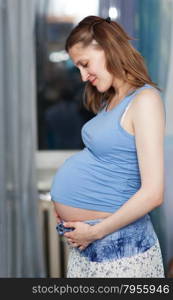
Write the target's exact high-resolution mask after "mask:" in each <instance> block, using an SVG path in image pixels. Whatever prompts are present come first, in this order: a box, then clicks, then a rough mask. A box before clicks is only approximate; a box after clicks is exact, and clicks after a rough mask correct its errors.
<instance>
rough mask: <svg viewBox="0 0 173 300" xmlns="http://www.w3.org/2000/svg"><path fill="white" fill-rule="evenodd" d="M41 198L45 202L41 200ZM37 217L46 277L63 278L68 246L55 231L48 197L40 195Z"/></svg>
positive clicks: (53, 214) (52, 212)
mask: <svg viewBox="0 0 173 300" xmlns="http://www.w3.org/2000/svg"><path fill="white" fill-rule="evenodd" d="M43 196H44V197H45V200H43V199H42V198H43ZM39 215H40V216H39V217H40V223H41V234H42V241H43V249H44V259H45V267H46V277H52V278H54V277H55V278H65V277H66V268H67V259H68V254H69V252H68V246H67V245H66V243H65V242H64V241H65V240H64V239H65V238H64V237H63V236H59V235H58V233H57V231H56V218H55V213H54V209H53V204H52V202H51V201H50V198H49V195H45V194H40V199H39Z"/></svg>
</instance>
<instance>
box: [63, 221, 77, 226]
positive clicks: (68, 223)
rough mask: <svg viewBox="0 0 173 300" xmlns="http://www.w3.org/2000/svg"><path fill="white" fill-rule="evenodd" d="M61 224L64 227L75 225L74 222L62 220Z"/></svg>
mask: <svg viewBox="0 0 173 300" xmlns="http://www.w3.org/2000/svg"><path fill="white" fill-rule="evenodd" d="M63 225H64V226H65V227H75V223H74V222H64V223H63Z"/></svg>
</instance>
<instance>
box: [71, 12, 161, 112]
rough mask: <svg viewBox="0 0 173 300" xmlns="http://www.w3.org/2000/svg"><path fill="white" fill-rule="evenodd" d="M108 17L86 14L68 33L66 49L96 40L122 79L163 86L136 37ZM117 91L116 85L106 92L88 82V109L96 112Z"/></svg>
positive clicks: (137, 84)
mask: <svg viewBox="0 0 173 300" xmlns="http://www.w3.org/2000/svg"><path fill="white" fill-rule="evenodd" d="M106 20H107V19H103V18H101V17H98V16H88V17H86V18H84V19H83V20H82V21H81V22H80V23H79V24H78V25H77V26H76V27H75V28H74V29H73V30H72V31H71V33H70V35H69V36H68V38H67V40H66V45H65V49H66V51H67V52H68V51H69V49H70V48H71V47H72V46H74V45H75V44H77V43H79V42H81V43H82V45H83V46H84V47H85V46H88V45H90V44H91V43H92V41H93V40H95V41H96V42H97V44H98V46H99V47H101V48H102V49H103V50H104V53H105V57H106V68H107V70H108V71H109V72H110V73H111V74H113V75H115V76H116V77H118V78H120V79H123V80H124V81H126V82H127V83H129V84H130V85H131V86H133V87H134V88H139V87H141V86H143V85H144V84H145V83H148V84H150V85H152V86H153V87H155V88H157V89H158V90H160V88H158V87H157V84H156V83H154V82H152V80H151V78H150V77H149V74H148V71H147V67H146V65H145V62H144V59H143V57H142V55H141V54H140V53H139V52H138V51H137V50H136V49H135V48H134V47H133V46H132V45H131V44H130V43H129V41H130V40H134V38H132V37H130V36H129V35H128V34H127V33H126V32H125V31H124V29H123V28H122V27H121V26H120V25H119V24H118V23H117V22H115V21H111V20H107V21H106ZM129 75H130V76H129ZM117 93H118V89H114V88H113V87H110V88H109V90H108V91H106V92H105V93H100V92H99V91H98V90H97V89H96V87H95V86H92V84H91V83H90V82H87V84H86V86H85V96H86V98H85V99H86V102H84V105H85V107H86V108H87V109H88V110H91V111H93V112H94V113H97V112H98V111H99V110H100V108H101V106H102V104H103V103H104V102H106V103H108V104H109V103H110V101H111V99H112V97H113V96H115V94H117Z"/></svg>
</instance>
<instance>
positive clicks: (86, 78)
mask: <svg viewBox="0 0 173 300" xmlns="http://www.w3.org/2000/svg"><path fill="white" fill-rule="evenodd" d="M80 74H81V78H82V81H87V80H88V78H89V74H88V72H87V71H86V70H81V71H80Z"/></svg>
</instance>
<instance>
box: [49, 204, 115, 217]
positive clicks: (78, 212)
mask: <svg viewBox="0 0 173 300" xmlns="http://www.w3.org/2000/svg"><path fill="white" fill-rule="evenodd" d="M53 203H54V207H55V210H56V213H57V215H58V216H59V218H60V219H62V220H64V221H85V220H91V219H92V220H93V219H100V218H106V217H108V216H110V215H112V213H109V212H102V211H96V210H87V209H82V208H77V207H72V206H68V205H64V204H61V203H58V202H54V201H53Z"/></svg>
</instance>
